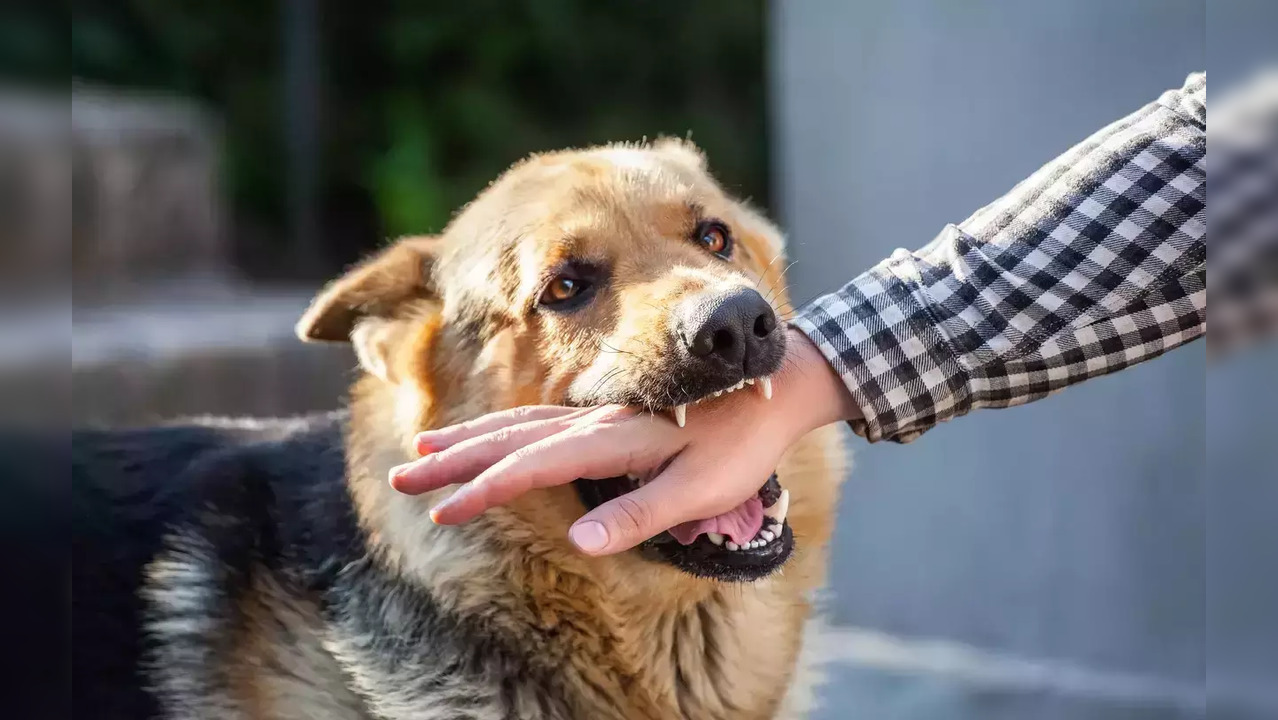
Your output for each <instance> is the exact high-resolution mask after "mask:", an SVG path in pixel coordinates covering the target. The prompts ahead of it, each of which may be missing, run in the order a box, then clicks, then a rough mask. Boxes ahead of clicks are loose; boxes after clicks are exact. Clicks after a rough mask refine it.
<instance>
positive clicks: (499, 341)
mask: <svg viewBox="0 0 1278 720" xmlns="http://www.w3.org/2000/svg"><path fill="white" fill-rule="evenodd" d="M783 250H784V248H783V241H782V238H781V235H780V233H779V232H778V231H777V230H776V228H775V227H774V226H773V225H771V224H770V223H769V222H768V221H766V220H765V219H764V218H763V217H762V216H760V215H759V214H757V213H756V212H754V211H753V210H751V209H750V208H749V207H748V206H746V205H745V204H743V203H741V202H739V201H737V200H734V199H733V198H731V197H729V196H728V195H727V194H726V193H725V192H724V191H723V190H722V188H721V187H720V186H719V185H718V184H717V183H716V182H715V181H714V179H713V178H712V177H711V175H710V174H709V172H708V170H707V168H706V163H705V158H704V157H703V155H702V154H701V153H700V151H698V150H697V149H696V148H695V147H693V146H692V145H691V144H689V143H686V142H682V141H677V140H662V141H658V142H656V143H654V144H644V145H613V146H606V147H599V148H593V149H588V150H582V151H565V152H558V153H551V154H546V155H538V156H534V157H532V158H530V159H528V160H525V161H523V162H521V163H519V164H517V165H515V166H514V167H512V168H511V169H510V170H509V171H507V172H506V173H505V174H504V175H503V176H501V177H500V178H499V179H498V180H497V181H496V182H494V183H493V184H492V185H491V186H490V187H489V188H488V189H487V190H485V191H484V192H483V193H481V194H480V196H479V197H478V198H477V199H476V200H475V201H474V202H472V203H471V204H470V205H468V206H467V207H466V208H465V209H464V210H462V211H461V212H460V213H459V214H458V215H457V217H456V218H455V219H454V220H453V221H452V222H451V223H450V224H449V226H448V227H447V228H446V229H445V231H444V232H443V233H442V234H441V235H439V236H437V237H420V238H407V239H404V240H400V241H399V242H398V243H396V244H394V245H393V246H391V247H389V248H388V249H386V250H385V251H383V252H382V253H381V254H380V255H377V256H375V257H374V258H372V259H371V260H369V261H367V262H365V263H364V264H362V265H360V266H358V267H356V268H355V269H353V270H352V271H350V272H349V273H348V274H346V275H345V276H343V277H342V278H339V279H338V280H337V281H336V282H334V283H333V284H332V285H330V286H329V287H328V288H327V289H326V290H325V291H324V292H323V293H321V294H320V296H319V297H318V298H317V299H316V300H315V302H314V303H313V304H312V306H311V308H310V309H309V310H308V311H307V313H306V314H305V316H304V317H303V318H302V320H301V322H300V323H299V324H298V332H299V335H301V337H303V338H304V339H307V340H331V341H347V340H349V341H351V342H352V343H353V344H354V347H355V350H356V354H357V356H358V357H359V360H360V364H361V366H362V367H363V368H364V370H366V371H367V373H368V376H369V379H368V380H366V381H365V382H366V383H369V387H373V388H376V389H377V392H382V391H384V390H390V391H391V392H389V393H382V394H381V395H379V397H382V398H384V399H383V400H380V401H379V402H385V403H391V404H393V405H394V423H395V425H396V427H394V428H386V432H387V433H392V434H396V436H397V437H411V435H412V434H413V433H415V432H416V431H418V430H421V429H425V428H429V427H438V426H442V425H446V424H450V423H454V422H458V421H461V420H465V419H468V418H471V417H474V416H477V415H479V414H482V413H485V412H490V411H493V410H497V409H504V408H509V407H515V406H519V405H527V404H568V405H594V404H602V403H623V404H629V405H639V406H642V407H645V408H648V409H650V410H653V411H655V412H663V413H668V414H669V415H670V416H671V418H672V419H675V420H677V421H678V422H680V424H682V422H683V413H684V406H686V405H687V404H689V403H695V402H699V401H702V400H705V399H709V398H712V397H716V396H718V395H720V394H722V393H724V392H732V391H737V390H745V391H753V392H762V393H768V392H770V381H769V377H770V376H771V375H772V374H773V373H774V372H776V371H777V370H778V369H779V367H780V364H781V362H782V358H783V355H784V352H785V333H784V328H783V325H782V323H781V317H783V311H784V308H786V303H787V298H786V292H785V287H784V282H783V269H784V267H785V262H784V259H783V257H782V256H783ZM391 398H393V399H391ZM634 482H638V480H635V479H628V478H615V479H613V480H608V481H584V480H583V481H578V482H577V483H576V490H577V493H576V495H575V497H573V496H571V495H567V496H565V495H564V494H563V493H560V495H558V496H556V497H557V499H556V500H554V501H553V502H551V503H550V505H548V506H543V507H539V508H537V509H536V511H535V512H534V511H532V510H528V511H527V512H525V513H524V514H525V515H527V517H526V518H524V519H525V520H527V522H529V523H533V524H535V525H537V526H542V527H546V528H547V529H548V531H549V530H550V529H551V528H554V529H555V530H556V531H558V532H559V533H560V534H562V530H563V529H564V528H566V526H567V524H568V523H569V522H571V521H572V520H573V519H575V518H576V517H577V516H579V515H580V514H581V506H580V504H579V503H585V504H586V505H587V506H593V505H597V504H598V503H600V502H603V501H605V500H607V499H609V498H610V497H615V496H616V495H618V494H620V493H621V492H624V491H626V490H628V489H629V488H630V487H631V483H634ZM761 497H762V498H763V499H762V502H764V503H766V504H768V505H769V506H771V507H775V505H774V503H776V501H777V500H778V499H780V500H781V501H782V503H783V504H784V502H786V498H785V497H779V490H778V488H777V487H776V483H775V479H774V480H770V481H769V484H768V485H766V486H765V487H764V488H763V489H762V490H761ZM566 498H570V499H566ZM769 501H771V502H769ZM506 511H507V512H511V513H515V514H516V515H519V514H520V512H521V510H520V507H519V505H518V504H515V505H513V506H512V507H511V508H510V509H508V510H506ZM766 512H767V511H765V514H766ZM784 512H785V510H784V506H782V507H781V508H780V519H779V522H777V523H776V525H775V526H773V525H771V524H769V523H767V522H766V518H765V526H764V528H763V530H768V529H770V530H772V531H774V532H769V533H767V534H771V535H772V536H773V537H772V538H771V539H770V540H769V541H768V542H761V543H760V544H759V547H757V548H746V547H740V548H736V547H735V546H736V544H735V543H732V547H733V549H731V550H730V549H729V547H726V545H727V543H725V541H724V539H723V538H722V537H721V536H717V534H715V533H706V534H704V535H701V536H698V537H695V538H693V541H692V542H690V543H688V544H684V543H683V542H676V541H675V539H674V538H673V537H671V536H669V535H668V534H666V533H663V534H662V536H659V537H658V538H654V539H652V540H650V541H648V542H647V543H645V544H644V546H643V547H642V548H641V553H644V554H646V555H648V556H650V557H654V558H657V559H660V560H663V561H664V562H665V563H666V564H672V565H675V566H677V567H679V568H681V569H683V570H686V571H688V572H691V573H693V574H696V575H707V576H712V577H717V578H730V579H753V578H756V577H759V576H761V575H764V574H766V573H768V572H771V571H772V570H774V569H775V568H776V567H779V566H780V565H781V564H782V563H783V562H784V561H785V559H786V558H787V557H788V556H789V553H790V551H791V549H792V547H793V536H792V534H791V533H790V530H789V528H788V526H784V527H782V526H783V525H784V519H785V516H784ZM772 517H773V518H774V519H776V511H775V510H774V511H773V515H772ZM761 535H762V536H764V537H766V535H763V531H762V530H761ZM684 540H685V541H686V540H687V538H684Z"/></svg>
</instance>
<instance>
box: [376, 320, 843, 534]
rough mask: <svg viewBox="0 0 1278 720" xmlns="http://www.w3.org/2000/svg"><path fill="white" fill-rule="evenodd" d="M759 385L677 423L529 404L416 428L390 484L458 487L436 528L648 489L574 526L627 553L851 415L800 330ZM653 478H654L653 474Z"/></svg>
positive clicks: (763, 475) (709, 509) (716, 508)
mask: <svg viewBox="0 0 1278 720" xmlns="http://www.w3.org/2000/svg"><path fill="white" fill-rule="evenodd" d="M789 334H790V337H789V338H788V343H787V353H786V360H785V362H784V364H783V366H782V369H781V370H780V371H778V372H777V373H776V374H775V375H774V376H773V378H772V379H771V392H772V396H773V397H772V398H771V399H768V398H766V397H764V392H763V389H762V386H761V384H760V385H756V386H755V387H754V388H753V389H754V390H756V392H750V391H749V390H750V388H749V387H747V388H743V391H738V392H734V393H731V394H727V395H724V396H722V397H720V398H716V399H714V400H711V401H709V402H705V401H703V402H701V403H699V404H696V405H692V406H689V407H688V410H687V423H686V427H682V428H681V427H678V425H676V424H675V422H674V421H673V420H672V419H670V418H669V417H667V416H665V415H656V414H652V413H647V412H643V411H640V410H638V409H636V408H629V407H622V406H616V405H611V406H602V407H596V408H568V407H559V406H527V407H520V408H515V409H513V410H506V411H502V412H497V413H492V414H489V415H485V416H483V417H480V418H478V419H475V420H472V421H470V422H467V423H462V424H460V425H454V426H451V427H447V428H442V429H439V430H432V431H428V432H424V433H421V434H419V435H418V436H417V440H416V444H417V449H418V451H419V452H421V453H423V455H424V456H423V457H422V458H421V459H419V460H416V461H414V462H412V463H408V464H407V465H401V466H399V467H396V468H394V469H392V470H391V478H390V482H391V486H392V487H394V488H395V489H396V490H399V491H400V492H403V493H407V494H411V495H416V494H420V493H424V492H428V491H431V490H435V489H437V488H440V487H444V486H446V485H451V484H454V483H460V482H464V483H466V484H465V485H463V486H462V487H461V488H460V489H459V490H458V491H457V492H456V493H454V494H453V495H452V497H450V498H448V499H447V500H445V501H443V502H442V503H440V504H439V505H437V506H436V507H435V508H434V509H433V510H432V511H431V518H432V519H433V520H434V521H435V522H437V523H440V524H445V525H452V524H457V523H462V522H466V521H467V520H470V519H472V518H474V517H475V516H477V515H479V514H480V513H482V512H483V511H485V510H487V509H488V508H491V507H495V506H497V505H501V504H503V503H507V502H510V501H511V500H513V499H515V498H517V497H519V496H520V495H522V494H523V493H525V492H527V491H529V490H532V489H536V488H544V487H552V486H555V485H563V484H567V483H569V482H572V481H573V480H576V479H577V478H588V479H599V478H608V477H617V476H622V475H627V474H631V475H635V476H637V477H643V478H647V477H650V476H651V475H652V474H653V473H654V472H656V473H657V475H656V477H654V478H652V479H651V480H650V481H649V482H648V483H646V484H644V485H643V486H641V487H639V488H638V489H636V490H633V491H631V492H629V493H626V494H624V495H622V496H620V497H617V498H614V499H613V500H611V501H609V502H607V503H604V504H602V505H600V506H599V507H597V508H595V509H594V510H591V511H590V512H588V513H587V514H586V515H585V516H584V517H582V518H581V519H579V520H578V521H577V522H576V523H574V524H573V526H572V529H571V530H570V531H569V536H570V537H571V538H572V541H573V542H574V543H575V544H576V545H577V546H578V547H579V548H580V549H581V550H583V551H585V552H587V553H590V554H592V555H608V554H611V553H615V552H620V551H622V550H626V549H628V548H631V547H633V546H635V545H637V544H639V543H640V542H643V541H644V540H646V539H647V538H650V537H652V536H654V535H656V534H658V533H660V532H662V531H664V530H668V529H670V528H671V527H674V526H675V525H678V524H680V523H683V522H689V521H693V520H697V519H699V518H710V517H714V516H716V515H719V514H721V513H725V512H728V511H729V510H731V509H732V508H734V507H736V506H737V505H740V504H741V503H742V502H744V501H745V500H746V499H747V498H749V497H751V496H753V495H755V494H756V493H758V491H759V487H760V486H761V485H763V483H764V482H765V481H766V480H767V479H768V477H769V476H770V475H771V474H772V472H773V471H774V470H775V469H776V466H777V463H778V461H779V460H780V458H781V455H782V454H783V453H784V452H785V450H786V448H788V447H789V446H790V445H791V444H792V443H793V442H795V441H796V440H798V439H799V438H800V437H802V436H803V435H804V434H806V433H807V432H808V431H810V430H813V429H815V428H817V427H820V426H822V425H826V424H828V423H831V422H835V421H837V420H841V419H851V418H854V417H858V416H859V415H860V411H859V409H857V408H856V405H855V403H854V402H853V401H852V398H851V395H850V394H849V393H848V391H847V388H846V387H845V386H844V385H843V382H842V381H841V380H840V379H839V378H838V376H837V375H835V374H834V372H833V371H832V370H831V369H830V367H829V365H828V364H826V361H825V358H824V357H822V356H821V353H820V351H818V350H817V349H816V347H814V346H813V345H812V343H811V341H809V340H808V339H807V337H806V336H804V335H803V334H802V333H800V332H798V331H796V330H791V331H790V333H789ZM658 471H659V472H658Z"/></svg>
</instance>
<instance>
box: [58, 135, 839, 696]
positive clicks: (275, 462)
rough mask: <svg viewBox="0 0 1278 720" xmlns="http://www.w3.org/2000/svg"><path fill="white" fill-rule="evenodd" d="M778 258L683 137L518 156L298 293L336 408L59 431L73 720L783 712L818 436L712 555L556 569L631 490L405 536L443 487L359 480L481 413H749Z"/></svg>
mask: <svg viewBox="0 0 1278 720" xmlns="http://www.w3.org/2000/svg"><path fill="white" fill-rule="evenodd" d="M783 255H784V244H783V238H782V235H781V233H780V232H779V231H778V230H777V228H776V227H775V226H774V225H773V224H771V223H770V222H769V221H768V220H766V219H765V218H764V217H763V216H762V215H761V214H759V213H758V212H756V211H754V210H752V209H751V208H750V207H749V206H747V205H746V204H744V203H742V202H739V201H737V200H735V199H733V198H732V197H730V196H729V195H728V194H726V193H725V191H724V190H723V189H722V188H721V187H720V185H719V184H718V183H717V182H716V181H715V180H714V179H713V178H712V176H711V174H710V172H709V170H708V169H707V162H706V159H705V157H704V154H703V153H702V152H701V151H700V150H699V149H698V148H696V147H695V146H694V145H692V144H691V143H689V142H686V141H682V140H673V139H662V140H658V141H654V142H644V143H639V144H616V145H608V146H601V147H595V148H590V149H585V150H570V151H561V152H554V153H548V154H540V155H534V156H532V157H530V158H528V159H525V160H524V161H522V162H520V163H517V164H516V165H514V166H513V167H512V168H511V169H509V170H508V171H507V172H506V173H504V174H503V175H502V176H501V177H499V178H498V179H497V180H496V181H495V182H493V183H492V184H491V185H490V186H489V187H488V188H487V189H486V190H484V191H483V192H482V193H481V194H480V195H479V196H478V197H477V198H476V199H475V200H474V201H473V202H472V203H470V204H469V205H468V206H466V207H465V208H464V209H462V210H461V211H460V212H459V213H458V214H457V215H456V216H455V217H454V219H453V220H452V221H451V222H450V223H449V225H448V226H447V228H445V230H444V231H443V232H442V233H441V234H439V235H437V236H430V237H409V238H405V239H401V240H399V241H398V242H396V243H394V244H393V245H391V246H389V247H388V248H386V249H385V250H383V251H382V252H380V253H379V254H377V255H375V256H373V257H372V258H370V259H368V260H366V261H364V262H363V263H362V264H360V265H358V266H356V267H354V268H353V269H352V270H350V271H349V272H348V273H346V274H345V275H344V276H342V277H340V278H338V279H337V280H335V281H334V282H333V283H332V284H330V285H329V286H328V287H327V288H326V289H325V290H323V291H322V292H321V293H320V294H319V295H318V296H317V297H316V299H315V300H314V302H313V304H312V305H311V307H310V308H309V309H308V310H307V311H306V312H305V314H304V315H303V317H302V318H301V320H300V322H299V323H298V334H299V335H300V336H301V337H302V338H303V339H305V340H309V341H330V342H349V343H351V344H352V345H353V348H354V351H355V355H356V357H357V358H358V361H359V365H360V377H359V378H358V379H357V380H356V382H355V383H354V385H353V387H352V389H351V393H350V398H349V402H348V403H347V405H348V406H347V407H346V409H344V410H342V411H339V412H335V413H331V414H327V415H323V416H316V417H305V418H297V419H287V420H263V421H232V420H203V421H195V422H188V423H184V424H176V425H168V426H162V427H157V428H150V429H138V430H127V429H126V430H83V431H77V432H76V433H75V434H74V435H73V441H72V454H73V462H72V466H73V473H72V474H73V496H74V508H75V523H76V524H75V533H74V536H75V537H74V548H73V583H74V593H73V595H74V597H73V622H74V652H73V655H74V659H73V682H74V700H75V705H76V708H75V709H76V712H77V714H78V715H80V716H82V717H90V716H96V717H129V718H138V717H162V718H253V719H257V718H287V719H303V718H305V719H307V720H311V719H314V718H337V719H346V718H351V719H355V718H382V719H388V720H389V719H392V718H396V719H397V718H414V719H422V718H426V719H432V718H441V719H442V718H472V719H474V720H489V719H497V718H521V719H528V720H532V719H538V720H540V719H552V718H553V719H564V720H568V719H576V718H581V719H588V720H602V719H610V718H615V719H617V720H635V719H643V718H679V717H682V718H733V719H734V720H740V719H746V718H773V717H798V716H801V714H802V713H803V712H804V706H805V705H806V703H807V701H808V700H809V699H810V697H811V684H810V683H809V682H806V681H805V680H804V677H805V670H804V664H805V663H804V661H802V660H801V659H800V654H801V646H802V637H803V632H804V627H805V625H806V623H808V622H809V621H810V620H811V619H812V617H813V598H814V593H816V592H817V591H818V590H819V588H820V587H821V586H822V585H823V578H824V567H825V562H826V552H827V546H828V543H829V539H830V533H831V529H832V523H833V513H834V508H835V505H836V500H837V492H838V485H839V482H840V479H841V478H842V477H843V475H844V469H845V457H844V455H843V452H842V448H841V438H840V436H839V433H838V430H837V429H836V428H834V427H827V428H823V429H820V430H817V431H815V432H813V433H811V434H809V435H807V436H805V437H804V438H803V439H802V440H801V441H800V442H799V443H798V444H796V445H795V446H794V447H793V448H792V449H791V450H790V451H789V452H788V454H787V455H786V456H785V457H784V458H783V460H782V462H781V463H780V467H778V468H777V471H776V474H775V475H774V477H772V478H760V482H761V485H762V487H761V489H760V498H761V502H762V503H763V504H764V505H766V506H767V507H766V509H765V510H764V513H765V518H764V525H763V526H761V529H760V534H759V535H758V536H757V537H756V538H755V540H753V541H749V542H748V544H747V541H746V540H744V539H742V543H741V546H738V545H737V543H731V540H728V541H725V539H724V538H723V537H721V536H718V535H716V534H714V533H707V534H702V535H699V536H697V537H695V538H693V539H692V540H691V542H690V543H688V544H684V542H682V541H676V540H675V539H674V538H673V537H671V536H670V535H669V533H662V534H661V535H659V536H657V537H656V538H652V539H650V540H648V541H646V542H645V543H643V544H642V545H640V546H639V547H637V548H635V549H633V550H629V551H626V552H623V553H620V554H617V555H613V556H609V557H588V556H585V555H583V554H581V553H579V552H578V551H576V550H575V549H574V547H573V546H572V545H571V544H570V542H569V540H568V538H567V529H568V527H569V525H570V524H571V523H572V522H573V521H574V520H575V519H576V518H578V517H580V516H581V514H582V513H583V512H584V511H585V510H586V509H589V508H591V507H595V506H597V505H598V504H599V503H601V502H604V501H606V500H608V499H611V498H613V497H617V496H619V495H620V494H622V493H624V492H625V491H626V490H628V489H630V488H631V487H633V486H634V484H635V483H636V482H639V481H638V480H637V479H634V478H613V479H611V480H578V481H576V482H574V483H572V484H569V485H565V486H562V487H557V488H553V489H546V490H539V491H535V492H530V493H528V494H526V495H524V496H523V497H521V498H519V499H518V500H516V501H514V502H511V503H509V504H507V505H505V506H503V507H499V508H494V509H492V510H489V511H488V512H486V513H485V514H483V515H482V516H480V517H479V518H477V519H475V520H474V521H472V522H470V523H467V524H464V525H460V526H454V527H446V526H439V525H436V524H434V523H432V522H431V520H430V519H429V516H428V511H429V509H430V508H431V507H432V506H433V504H435V503H436V502H438V501H439V500H441V499H443V498H444V497H446V495H447V493H449V492H451V490H449V489H444V490H440V491H436V492H434V493H430V494H427V495H425V496H422V497H411V496H407V495H402V494H399V493H397V492H395V491H394V490H393V489H392V488H391V487H389V485H388V482H387V475H388V472H389V471H390V469H391V468H392V467H395V466H397V465H401V464H403V463H405V462H407V461H409V460H411V459H413V458H414V457H415V453H414V451H413V450H412V447H413V444H412V441H413V437H414V435H415V434H416V433H418V432H420V431H422V430H425V429H430V428H436V427H442V426H446V425H449V424H453V423H457V422H461V421H465V420H467V419H470V418H474V417H477V416H479V415H481V414H484V413H487V412H491V411H495V410H501V409H508V408H514V407H518V406H523V405H533V404H567V405H582V406H586V405H595V404H604V403H623V404H627V405H636V406H640V407H641V408H644V409H646V410H648V411H651V412H653V413H654V414H660V415H663V416H665V417H666V418H667V419H668V420H669V421H670V422H675V421H678V422H680V423H682V422H683V418H684V413H685V409H684V408H685V407H686V406H687V405H688V404H690V403H696V402H723V401H722V400H718V399H716V398H718V396H719V395H720V394H721V393H723V392H725V391H737V392H765V391H766V390H767V388H768V387H769V383H770V378H771V376H772V375H773V374H774V373H776V372H778V370H780V369H781V363H782V358H783V355H784V344H785V332H784V324H783V322H782V320H783V319H784V312H785V311H786V308H788V305H787V303H788V299H787V291H786V286H785V280H784V272H783V269H784V268H785V267H786V264H785V262H784V259H783ZM747 381H748V382H747ZM731 451H732V449H731V448H724V452H731ZM765 531H766V532H768V535H770V536H771V537H770V538H769V537H768V536H767V535H763V533H764V532H765ZM685 540H687V539H686V538H685ZM729 543H731V547H729ZM734 548H735V549H734Z"/></svg>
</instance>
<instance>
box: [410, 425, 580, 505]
mask: <svg viewBox="0 0 1278 720" xmlns="http://www.w3.org/2000/svg"><path fill="white" fill-rule="evenodd" d="M575 416H576V414H575V413H572V414H568V415H564V416H561V417H551V418H550V419H547V420H540V421H535V422H522V423H519V424H517V425H506V426H501V427H497V428H496V429H495V430H493V431H492V432H489V433H486V434H483V435H478V436H475V437H471V438H468V439H465V440H461V441H460V442H457V443H456V444H454V445H451V446H450V447H448V448H446V449H444V450H441V451H439V452H435V453H432V454H430V455H427V456H425V457H423V458H421V459H420V460H416V461H414V462H411V463H408V464H406V465H400V466H398V467H395V468H393V469H392V470H391V474H390V484H391V487H393V488H395V489H396V490H398V491H400V492H402V493H405V494H407V495H420V494H421V493H424V492H430V491H431V490H436V489H438V488H441V487H444V486H445V485H453V484H455V483H464V482H469V481H471V480H473V479H475V476H476V475H479V474H480V473H481V472H483V471H484V470H486V469H488V468H489V467H490V466H491V465H493V464H494V463H496V462H497V461H499V460H501V459H502V458H504V457H506V456H507V455H510V454H511V453H513V452H515V451H516V450H518V449H520V448H522V447H525V446H527V445H531V444H532V443H535V442H537V441H539V440H543V439H545V438H547V437H550V436H551V435H554V434H555V433H559V432H563V430H564V429H565V428H567V427H569V425H570V423H571V419H572V418H573V417H575Z"/></svg>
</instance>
